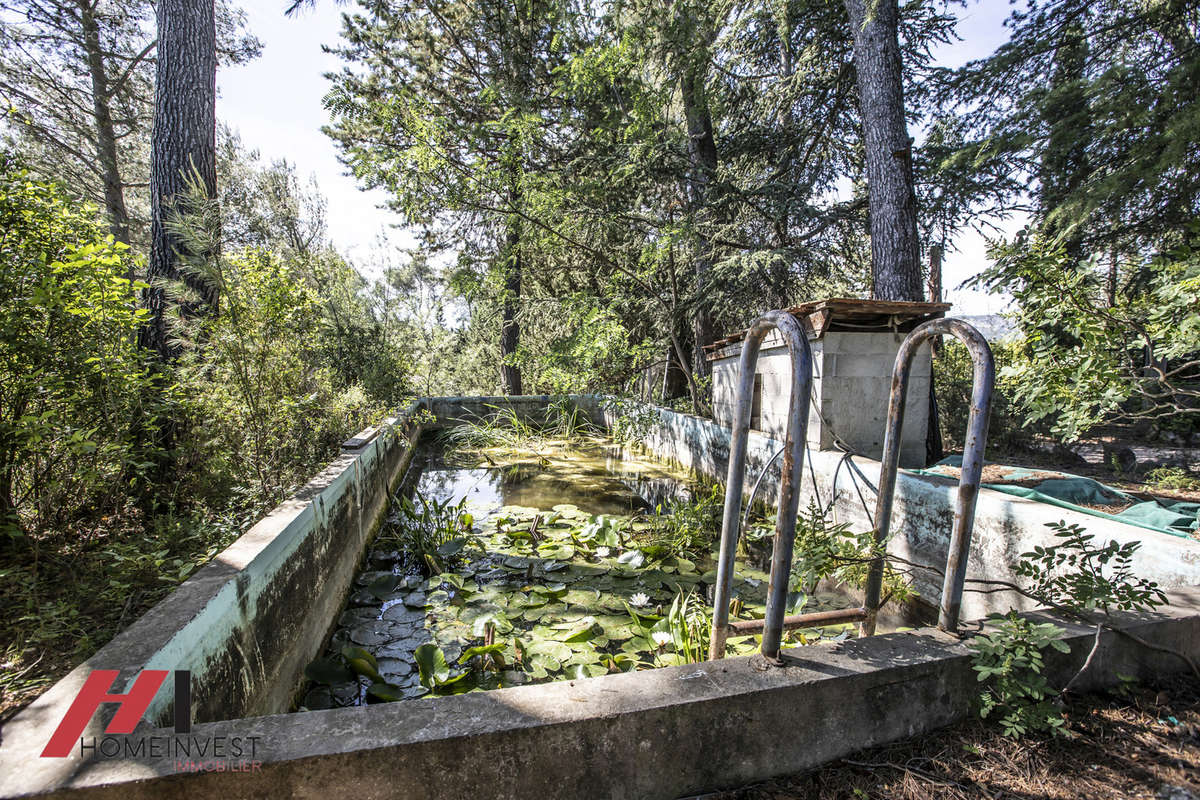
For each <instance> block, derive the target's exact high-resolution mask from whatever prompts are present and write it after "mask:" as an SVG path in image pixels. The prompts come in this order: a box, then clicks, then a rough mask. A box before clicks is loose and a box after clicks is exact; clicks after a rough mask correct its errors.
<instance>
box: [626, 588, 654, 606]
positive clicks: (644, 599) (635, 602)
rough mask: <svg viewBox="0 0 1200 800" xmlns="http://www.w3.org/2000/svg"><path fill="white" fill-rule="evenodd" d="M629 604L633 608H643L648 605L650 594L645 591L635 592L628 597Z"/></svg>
mask: <svg viewBox="0 0 1200 800" xmlns="http://www.w3.org/2000/svg"><path fill="white" fill-rule="evenodd" d="M629 605H631V606H633V607H634V608H645V607H646V606H648V605H650V595H648V594H646V593H645V592H637V593H636V594H634V596H633V597H631V598H629Z"/></svg>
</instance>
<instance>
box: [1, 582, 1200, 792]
mask: <svg viewBox="0 0 1200 800" xmlns="http://www.w3.org/2000/svg"><path fill="white" fill-rule="evenodd" d="M1032 616H1035V617H1037V618H1039V619H1041V620H1049V621H1054V622H1056V623H1058V624H1059V625H1061V626H1062V627H1063V628H1064V629H1065V631H1066V632H1065V634H1064V636H1063V639H1064V640H1065V641H1066V642H1067V643H1068V644H1069V646H1070V649H1071V652H1070V653H1068V654H1058V653H1052V654H1051V655H1052V658H1050V659H1049V660H1048V665H1047V666H1048V671H1049V672H1050V674H1051V676H1052V679H1053V680H1056V681H1064V680H1065V679H1066V678H1067V676H1069V675H1070V674H1072V673H1073V672H1074V671H1075V670H1076V669H1077V668H1078V666H1079V665H1080V664H1082V663H1083V660H1084V658H1085V656H1086V654H1087V651H1088V650H1089V648H1090V647H1091V645H1092V639H1093V634H1094V630H1093V629H1092V628H1091V627H1090V626H1085V625H1080V624H1078V623H1074V622H1071V621H1068V620H1065V619H1062V618H1060V617H1056V616H1054V615H1049V614H1034V615H1032ZM1119 624H1120V625H1122V626H1123V627H1124V628H1126V629H1127V630H1129V631H1130V632H1131V633H1133V634H1134V635H1136V636H1138V637H1140V638H1141V639H1144V640H1145V641H1148V642H1150V643H1152V644H1154V645H1156V646H1158V647H1167V648H1174V649H1177V650H1180V651H1181V652H1187V653H1189V654H1190V655H1191V656H1192V657H1193V658H1195V657H1196V656H1197V654H1198V652H1197V651H1198V650H1200V593H1197V592H1186V593H1177V594H1174V595H1173V596H1172V597H1171V605H1170V606H1168V607H1167V608H1165V609H1163V610H1161V611H1159V612H1156V613H1143V614H1124V615H1121V616H1120V617H1119ZM973 627H977V626H973ZM786 655H787V665H786V666H784V667H782V668H780V667H774V668H767V669H763V668H762V667H761V666H760V665H759V663H758V662H757V659H756V657H753V656H751V657H742V658H729V659H725V660H724V661H719V662H706V663H703V664H692V665H685V666H679V667H667V668H663V669H658V670H653V671H644V672H635V673H625V674H619V675H610V676H604V677H599V678H592V679H588V680H578V681H559V682H555V683H548V684H539V685H534V686H524V687H517V688H512V689H500V690H495V691H490V692H482V693H474V694H468V695H461V696H452V697H439V698H430V699H422V700H415V701H408V702H402V703H391V704H384V705H374V706H365V707H358V708H342V709H332V710H328V711H312V712H307V713H300V714H282V715H275V716H265V717H257V718H250V719H238V720H229V721H224V722H213V723H205V724H200V725H196V726H194V727H193V728H192V731H191V733H190V734H189V735H190V736H191V737H193V739H195V740H197V741H206V742H210V743H211V742H213V741H216V740H217V739H218V738H220V737H224V741H225V742H226V744H225V747H226V748H228V747H229V746H230V745H229V742H230V741H231V740H232V739H233V738H239V739H241V740H242V742H243V744H242V747H243V748H245V747H247V745H246V742H248V741H249V740H250V737H255V738H254V753H253V759H249V758H241V759H238V760H237V763H238V765H239V766H238V768H239V770H244V771H233V770H232V769H224V770H218V769H217V768H216V767H215V766H214V765H215V763H216V761H214V760H212V759H211V758H210V759H209V760H208V762H205V761H204V760H203V759H202V758H200V757H198V756H196V755H195V753H193V754H192V755H191V756H189V757H183V756H179V757H175V756H170V755H168V756H160V757H158V758H143V759H134V760H130V759H112V760H105V759H103V758H101V759H97V760H92V761H88V760H84V759H82V758H78V757H72V758H69V759H38V758H37V749H36V748H35V749H31V748H29V747H28V746H26V747H24V748H22V750H23V752H17V751H15V750H14V748H15V747H18V746H20V745H19V744H18V743H12V742H9V741H5V743H4V747H5V749H6V750H8V751H9V752H8V754H7V757H6V758H5V759H4V762H5V763H4V772H3V778H2V779H0V793H2V794H3V796H5V797H17V796H27V795H46V796H54V797H97V798H110V797H111V798H121V800H135V798H151V797H160V796H163V795H165V794H185V795H189V796H191V795H203V796H210V797H216V796H220V797H223V798H230V797H277V796H285V795H286V796H292V797H305V798H307V797H311V798H327V797H329V796H330V795H331V794H333V793H344V794H349V795H350V796H353V797H354V798H356V799H357V798H375V797H414V798H416V797H419V798H460V797H467V796H474V797H504V798H528V797H546V798H555V797H595V796H604V797H613V798H624V797H629V798H633V797H663V798H669V797H679V796H684V795H687V794H693V793H698V792H704V791H712V790H716V789H721V788H730V787H736V786H740V785H745V784H746V783H750V782H754V781H758V780H762V779H765V778H767V777H771V776H775V775H781V774H786V773H789V772H796V771H798V770H803V769H806V768H809V767H814V766H817V765H819V764H821V763H824V762H826V761H829V760H831V759H834V758H838V757H841V756H844V755H847V754H849V753H851V752H853V751H855V750H859V749H862V748H864V747H870V746H872V745H875V744H880V743H884V742H888V741H893V740H896V739H900V738H905V737H909V736H915V735H919V734H922V733H925V732H928V731H931V730H934V729H936V728H939V727H943V726H945V725H949V724H951V723H954V722H956V721H958V720H960V719H962V718H964V717H965V716H966V715H967V714H969V713H970V710H971V703H972V699H973V697H974V696H975V695H976V694H977V693H978V691H979V689H978V683H977V681H976V679H975V673H974V672H973V671H972V669H971V663H970V651H969V650H968V649H967V648H966V646H965V644H964V643H963V642H962V641H961V640H959V639H958V638H955V637H950V636H947V635H945V634H942V633H939V632H937V631H935V630H933V629H920V630H917V631H913V632H907V633H894V634H886V635H881V636H876V637H872V638H868V639H860V640H849V641H846V642H842V643H840V644H838V645H834V646H828V645H825V646H822V645H816V646H812V647H807V648H800V649H795V650H788V651H786ZM1182 667H1183V663H1182V661H1180V660H1179V659H1178V658H1177V657H1175V656H1172V655H1170V654H1167V653H1164V652H1162V651H1158V650H1151V649H1147V648H1145V647H1142V646H1140V645H1138V644H1136V643H1135V642H1133V641H1131V640H1130V639H1128V638H1125V637H1123V636H1120V635H1117V634H1111V633H1110V634H1106V635H1105V636H1104V637H1103V638H1102V640H1101V648H1100V651H1099V653H1098V655H1097V657H1096V659H1095V660H1094V662H1093V664H1092V666H1091V667H1090V668H1089V670H1088V671H1087V672H1086V673H1084V678H1083V680H1081V681H1080V684H1079V687H1080V690H1084V691H1086V690H1087V689H1091V688H1098V687H1102V686H1106V685H1111V684H1114V683H1118V682H1119V681H1123V680H1128V679H1130V678H1146V677H1151V676H1155V675H1160V674H1163V673H1166V672H1172V671H1178V670H1180V669H1181V668H1182ZM172 735H173V734H172V731H171V730H170V729H150V728H142V729H139V731H138V732H136V733H135V734H134V735H133V736H131V737H128V738H129V739H131V740H136V739H138V737H155V736H158V737H171V736H172ZM115 738H116V739H123V738H126V737H115ZM34 744H36V745H37V746H38V747H40V744H38V743H34ZM26 745H28V743H26ZM227 752H228V750H227ZM22 759H23V760H24V768H22V766H20V761H21V760H22ZM37 761H41V762H52V763H50V764H46V767H47V768H40V769H32V768H30V767H33V766H37V765H36V762H37ZM197 763H200V764H204V763H208V765H209V767H210V768H209V769H207V770H205V769H196V768H194V767H193V765H194V764H197Z"/></svg>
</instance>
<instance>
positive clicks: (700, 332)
mask: <svg viewBox="0 0 1200 800" xmlns="http://www.w3.org/2000/svg"><path fill="white" fill-rule="evenodd" d="M679 88H680V94H681V95H682V98H683V112H684V117H685V119H686V120H687V149H688V162H689V163H688V175H687V184H686V187H685V190H686V193H687V203H688V210H689V211H690V212H691V214H692V220H693V224H694V225H697V226H698V227H700V228H701V232H700V233H699V234H698V235H697V237H696V252H695V262H694V265H695V267H694V268H695V275H696V300H697V301H696V310H695V317H694V318H693V321H692V334H693V339H694V346H693V348H692V371H693V372H694V373H695V374H696V375H700V376H703V375H707V374H708V362H706V361H705V360H704V346H705V345H707V344H711V343H712V342H713V340H714V339H716V332H715V331H714V329H713V313H712V305H711V303H710V302H709V299H708V295H709V291H708V284H709V279H710V274H709V273H711V272H712V264H713V258H712V246H711V244H710V243H709V241H708V237H707V236H705V235H704V233H703V225H704V222H705V218H706V216H707V214H706V210H707V204H708V193H709V192H708V190H709V186H710V185H711V184H712V179H713V176H714V175H716V174H717V144H716V140H715V139H714V138H713V125H712V114H711V112H710V111H709V108H708V97H707V95H706V94H705V91H704V77H703V74H702V73H701V71H700V69H699V68H696V67H692V68H689V69H687V70H685V71H684V72H683V74H682V76H681V77H680V79H679Z"/></svg>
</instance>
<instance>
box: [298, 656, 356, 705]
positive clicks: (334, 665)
mask: <svg viewBox="0 0 1200 800" xmlns="http://www.w3.org/2000/svg"><path fill="white" fill-rule="evenodd" d="M304 676H305V677H306V678H308V679H309V680H310V681H312V682H313V683H323V684H326V685H330V684H335V683H345V682H347V681H352V680H354V673H353V672H351V671H350V668H349V667H347V666H346V665H345V663H344V662H342V660H341V659H335V658H319V659H317V660H316V661H312V662H310V663H309V664H308V666H306V667H305V668H304ZM331 702H332V701H331ZM325 707H326V708H328V706H325Z"/></svg>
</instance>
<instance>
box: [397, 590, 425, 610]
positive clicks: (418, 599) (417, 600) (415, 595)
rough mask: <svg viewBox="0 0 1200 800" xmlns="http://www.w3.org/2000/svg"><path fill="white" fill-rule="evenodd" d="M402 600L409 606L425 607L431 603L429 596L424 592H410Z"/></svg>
mask: <svg viewBox="0 0 1200 800" xmlns="http://www.w3.org/2000/svg"><path fill="white" fill-rule="evenodd" d="M401 602H402V603H404V605H406V606H408V607H409V608H425V607H426V606H428V605H429V598H428V597H427V596H426V594H425V593H424V592H409V593H408V594H406V595H405V596H404V598H403V599H402V600H401Z"/></svg>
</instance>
